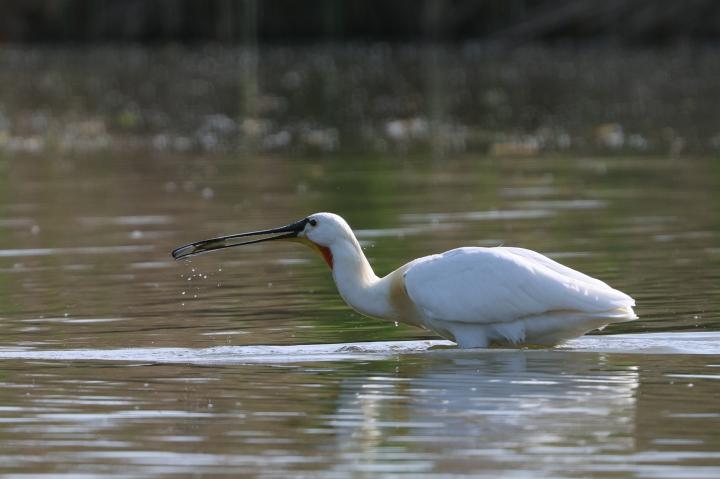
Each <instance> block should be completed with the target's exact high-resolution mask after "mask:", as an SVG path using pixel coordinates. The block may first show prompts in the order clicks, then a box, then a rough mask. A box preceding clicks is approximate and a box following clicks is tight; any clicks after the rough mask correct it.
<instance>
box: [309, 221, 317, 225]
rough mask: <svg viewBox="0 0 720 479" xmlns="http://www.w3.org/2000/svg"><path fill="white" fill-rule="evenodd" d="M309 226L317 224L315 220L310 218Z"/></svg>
mask: <svg viewBox="0 0 720 479" xmlns="http://www.w3.org/2000/svg"><path fill="white" fill-rule="evenodd" d="M309 223H310V226H317V220H310V221H309Z"/></svg>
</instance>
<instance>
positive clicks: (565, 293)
mask: <svg viewBox="0 0 720 479" xmlns="http://www.w3.org/2000/svg"><path fill="white" fill-rule="evenodd" d="M258 235H259V236H261V238H260V239H254V240H249V241H248V240H247V239H246V238H248V237H251V236H258ZM268 235H274V236H268ZM275 240H290V241H297V242H301V243H304V244H306V245H308V246H310V247H311V248H313V249H314V250H316V251H317V252H318V253H320V255H321V256H322V257H323V258H324V259H325V261H326V262H327V264H328V266H330V269H331V270H332V275H333V279H334V280H335V284H336V285H337V289H338V291H339V292H340V295H341V296H342V298H343V299H344V300H345V302H346V303H347V304H349V305H350V306H351V307H352V308H353V309H355V310H356V311H358V312H359V313H362V314H364V315H367V316H371V317H374V318H380V319H387V320H390V321H398V322H402V323H405V324H409V325H413V326H419V327H421V328H425V329H429V330H432V331H434V332H435V333H437V334H439V335H440V336H442V337H444V338H447V339H450V340H452V341H455V342H456V343H457V344H458V345H459V346H460V347H461V348H483V347H488V346H490V345H512V346H520V345H539V346H552V345H555V344H558V343H561V342H563V341H565V340H568V339H571V338H574V337H577V336H581V335H582V334H585V333H586V332H588V331H590V330H593V329H596V328H602V327H604V326H606V325H608V324H610V323H615V322H620V321H630V320H633V319H635V318H636V317H637V316H635V313H634V311H633V309H632V308H633V306H634V305H635V301H633V299H632V298H631V297H630V296H628V295H626V294H625V293H622V292H620V291H618V290H616V289H613V288H611V287H610V286H608V285H607V284H605V283H603V282H602V281H600V280H597V279H595V278H591V277H590V276H587V275H585V274H582V273H580V272H578V271H575V270H573V269H570V268H568V267H567V266H563V265H561V264H559V263H557V262H555V261H553V260H551V259H550V258H547V257H546V256H543V255H541V254H540V253H536V252H534V251H530V250H527V249H523V248H508V247H494V248H476V247H466V248H457V249H453V250H450V251H447V252H445V253H441V254H436V255H432V256H426V257H424V258H418V259H416V260H414V261H411V262H409V263H407V264H406V265H404V266H401V267H400V268H398V269H396V270H395V271H393V272H392V273H390V274H388V275H387V276H385V277H384V278H379V277H377V276H376V275H375V273H374V272H373V269H372V267H371V266H370V263H369V262H368V260H367V258H365V255H364V254H363V251H362V248H361V247H360V243H358V240H357V239H356V238H355V235H354V234H353V232H352V230H351V229H350V226H348V224H347V223H346V222H345V220H344V219H343V218H341V217H340V216H338V215H335V214H332V213H315V214H313V215H310V216H308V217H307V218H305V219H302V220H300V221H298V222H297V223H292V224H289V225H287V226H282V227H280V228H274V229H268V230H262V231H253V232H250V233H241V234H235V235H230V236H223V237H219V238H213V239H209V240H204V241H198V242H196V243H191V244H188V245H185V246H181V247H180V248H177V249H176V250H174V251H173V252H172V255H173V257H174V258H175V259H181V258H187V257H189V256H192V255H196V254H200V253H205V252H208V251H213V250H218V249H222V248H229V247H233V246H240V245H245V244H252V243H260V242H262V241H275Z"/></svg>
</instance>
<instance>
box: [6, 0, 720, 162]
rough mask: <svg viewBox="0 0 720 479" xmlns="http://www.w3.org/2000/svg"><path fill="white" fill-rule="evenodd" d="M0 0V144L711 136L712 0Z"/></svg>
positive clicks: (225, 144)
mask: <svg viewBox="0 0 720 479" xmlns="http://www.w3.org/2000/svg"><path fill="white" fill-rule="evenodd" d="M0 8H1V9H2V10H0V11H2V15H1V16H0V152H3V151H4V152H16V151H20V152H33V151H48V150H49V151H68V150H70V151H78V150H80V151H87V150H90V151H97V150H107V149H110V150H118V149H122V150H127V149H133V148H142V149H151V150H162V151H165V150H168V151H174V152H182V151H232V152H237V151H253V152H257V151H261V152H284V153H286V152H294V153H305V152H312V153H321V154H322V153H333V154H336V153H337V152H338V150H343V151H363V152H374V153H378V152H380V153H382V152H387V151H391V152H396V153H403V152H408V151H415V150H422V151H428V150H429V151H432V152H433V154H434V155H435V156H443V155H446V154H451V153H453V152H467V151H473V152H479V153H483V154H490V155H497V156H531V155H536V154H539V153H542V152H547V151H550V152H572V153H574V154H577V153H588V154H595V153H603V154H617V153H621V154H626V153H632V154H636V153H641V154H657V153H662V154H665V153H669V154H673V155H677V154H679V153H682V152H717V151H720V126H718V125H720V110H719V109H717V108H716V107H715V105H716V104H717V102H716V101H715V100H717V99H720V83H719V82H717V78H720V59H719V58H718V55H717V54H716V52H717V49H716V44H717V40H718V38H720V3H717V2H713V1H709V0H691V1H686V2H675V1H669V0H658V1H636V2H625V1H617V0H607V1H600V0H576V1H558V2H550V1H543V0H508V1H469V0H464V1H461V0H455V1H446V2H443V1H439V0H425V1H422V2H414V1H393V2H383V1H377V0H372V1H359V0H354V1H344V2H340V1H330V0H316V1H308V2H294V1H288V0H267V1H262V2H260V1H257V0H243V1H229V0H208V1H197V0H155V1H140V0H102V1H100V0H52V1H48V0H27V1H23V2H15V1H6V0H0Z"/></svg>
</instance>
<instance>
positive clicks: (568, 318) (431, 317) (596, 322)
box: [404, 247, 635, 347]
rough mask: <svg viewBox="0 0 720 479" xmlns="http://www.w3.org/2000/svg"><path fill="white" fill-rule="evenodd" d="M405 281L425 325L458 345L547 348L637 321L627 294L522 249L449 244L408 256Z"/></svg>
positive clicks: (632, 303)
mask: <svg viewBox="0 0 720 479" xmlns="http://www.w3.org/2000/svg"><path fill="white" fill-rule="evenodd" d="M404 279H405V288H406V291H407V293H408V296H409V297H410V299H411V300H412V301H413V303H414V304H415V305H416V306H417V307H418V309H419V312H420V313H421V314H422V315H423V316H424V318H425V320H426V321H427V322H428V324H429V326H430V329H434V330H438V332H440V334H441V335H442V336H445V337H451V339H454V340H456V341H457V342H458V343H459V344H460V345H461V346H469V347H470V346H486V345H487V344H488V343H490V342H497V343H514V344H518V343H530V344H538V345H551V344H557V343H559V342H562V341H563V340H566V339H570V338H572V337H575V336H578V335H579V334H583V333H584V332H586V331H588V330H590V329H595V328H597V327H601V326H604V325H606V324H608V323H609V322H614V321H617V320H622V319H624V320H629V319H634V318H635V314H634V313H633V312H632V306H634V305H635V302H634V301H633V299H632V298H630V297H629V296H628V295H626V294H625V293H622V292H620V291H617V290H615V289H613V288H611V287H610V286H608V285H607V284H605V283H603V282H602V281H600V280H597V279H595V278H591V277H590V276H587V275H585V274H583V273H580V272H578V271H575V270H573V269H571V268H568V267H566V266H563V265H561V264H560V263H557V262H556V261H553V260H551V259H550V258H548V257H546V256H543V255H541V254H539V253H536V252H534V251H530V250H527V249H523V248H507V247H496V248H458V249H454V250H451V251H448V252H446V253H443V254H438V255H433V256H428V257H425V258H420V259H418V260H415V261H413V262H412V263H410V265H409V267H408V268H407V270H406V271H405V273H404ZM578 330H580V331H579V332H578Z"/></svg>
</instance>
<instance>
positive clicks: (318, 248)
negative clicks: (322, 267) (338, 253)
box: [291, 238, 333, 269]
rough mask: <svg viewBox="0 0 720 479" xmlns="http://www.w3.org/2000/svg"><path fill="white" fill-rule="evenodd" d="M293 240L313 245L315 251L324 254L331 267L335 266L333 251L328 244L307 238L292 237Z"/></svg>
mask: <svg viewBox="0 0 720 479" xmlns="http://www.w3.org/2000/svg"><path fill="white" fill-rule="evenodd" d="M291 241H295V242H298V243H302V244H304V245H307V246H309V247H311V248H312V249H314V250H315V251H317V252H318V253H320V256H322V258H323V259H324V260H325V262H326V263H327V265H328V266H330V269H332V268H333V255H332V251H330V248H328V247H327V246H320V245H319V244H317V243H313V242H312V241H310V240H309V239H307V238H292V239H291Z"/></svg>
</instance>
